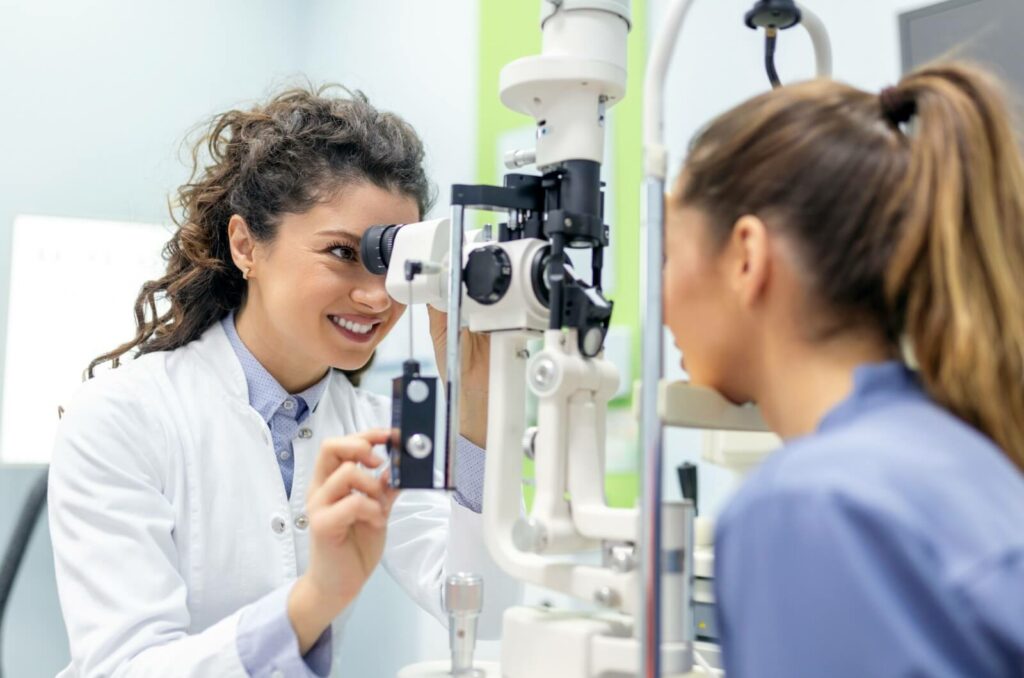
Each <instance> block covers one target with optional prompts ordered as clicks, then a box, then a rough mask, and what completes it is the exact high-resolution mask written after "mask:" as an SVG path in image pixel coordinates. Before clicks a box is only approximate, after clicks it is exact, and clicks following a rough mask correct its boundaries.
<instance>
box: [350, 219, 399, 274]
mask: <svg viewBox="0 0 1024 678" xmlns="http://www.w3.org/2000/svg"><path fill="white" fill-rule="evenodd" d="M404 225H405V224H382V225H380V226H371V227H370V228H368V229H366V232H365V233H363V238H362V240H361V241H360V242H359V257H360V258H361V259H362V260H363V266H365V267H366V270H367V271H369V272H370V273H373V274H375V275H384V274H386V273H387V272H388V265H389V264H390V263H391V251H392V250H393V249H394V248H395V238H397V237H398V229H400V228H402V226H404Z"/></svg>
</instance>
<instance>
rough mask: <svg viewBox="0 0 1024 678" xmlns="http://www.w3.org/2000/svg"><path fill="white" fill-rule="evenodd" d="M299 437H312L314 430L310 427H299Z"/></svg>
mask: <svg viewBox="0 0 1024 678" xmlns="http://www.w3.org/2000/svg"><path fill="white" fill-rule="evenodd" d="M299 437H300V438H312V437H313V432H312V431H311V430H309V429H308V428H300V429H299Z"/></svg>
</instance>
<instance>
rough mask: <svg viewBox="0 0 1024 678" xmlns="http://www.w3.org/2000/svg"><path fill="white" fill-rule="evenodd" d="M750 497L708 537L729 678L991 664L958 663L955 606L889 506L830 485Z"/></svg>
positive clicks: (946, 670)
mask: <svg viewBox="0 0 1024 678" xmlns="http://www.w3.org/2000/svg"><path fill="white" fill-rule="evenodd" d="M747 499H749V501H744V502H743V503H742V504H741V505H739V506H738V507H730V508H729V509H727V511H726V514H725V515H724V516H723V520H722V523H721V524H720V526H719V531H718V535H717V537H716V545H715V553H716V555H715V558H716V563H715V591H716V602H717V606H718V614H719V624H720V628H719V631H720V636H721V638H720V639H721V643H722V649H723V659H724V663H725V671H726V675H727V676H729V678H751V677H755V676H756V677H763V676H786V677H787V678H821V677H822V676H829V678H862V677H863V676H910V675H915V676H968V675H999V674H993V673H977V672H976V671H974V670H972V669H970V667H966V668H965V665H964V661H966V660H965V657H966V653H965V652H964V650H965V648H964V647H963V645H962V643H960V642H958V638H963V637H964V635H965V634H963V633H962V629H957V628H956V627H955V624H956V623H958V622H957V621H956V619H957V618H958V617H959V618H962V617H963V616H964V615H963V614H962V612H963V610H962V609H960V610H955V609H950V603H949V602H948V596H947V598H946V599H943V597H942V596H941V595H936V592H935V590H934V589H933V587H935V586H938V585H939V584H938V582H936V576H935V572H934V563H933V561H932V559H931V555H930V553H929V551H928V548H927V546H926V545H925V543H924V541H923V540H922V539H920V538H919V537H918V535H916V534H914V533H913V532H912V531H910V530H908V529H903V528H901V526H900V524H899V522H898V521H896V520H893V517H892V516H885V515H881V514H878V513H875V512H872V511H871V510H869V509H865V508H864V507H863V506H860V505H858V503H857V502H855V501H852V500H850V499H849V498H848V497H844V496H843V495H841V494H838V493H830V492H828V491H827V490H818V489H805V488H802V489H794V490H778V489H775V490H772V491H769V492H763V493H759V494H757V495H755V496H753V497H747ZM958 613H959V614H958ZM974 666H975V668H976V665H974Z"/></svg>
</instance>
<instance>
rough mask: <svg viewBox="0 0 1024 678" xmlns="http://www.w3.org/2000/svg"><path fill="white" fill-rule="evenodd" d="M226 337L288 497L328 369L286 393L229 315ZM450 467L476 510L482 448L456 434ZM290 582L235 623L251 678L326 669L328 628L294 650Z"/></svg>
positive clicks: (465, 501) (463, 497)
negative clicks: (297, 453)
mask: <svg viewBox="0 0 1024 678" xmlns="http://www.w3.org/2000/svg"><path fill="white" fill-rule="evenodd" d="M221 326H222V327H223V328H224V332H225V333H226V334H227V337H228V341H229V342H230V343H231V347H232V349H234V352H235V355H236V356H238V360H239V362H240V363H241V365H242V371H243V372H244V373H245V381H246V384H247V385H248V389H249V405H250V406H251V407H252V408H253V409H254V410H256V411H257V412H259V414H260V416H261V417H263V421H265V422H267V425H268V426H269V427H270V433H271V436H272V438H273V442H274V454H275V457H276V459H277V463H278V466H279V467H280V469H281V480H282V481H283V482H284V486H285V492H286V493H287V494H288V496H289V497H290V496H291V488H292V477H293V474H294V471H295V460H294V448H293V443H294V440H295V437H296V435H298V434H299V432H300V431H301V428H300V427H301V425H302V423H303V422H304V421H305V420H306V418H307V417H309V414H310V413H311V412H312V411H314V410H315V409H316V408H317V405H319V403H320V398H321V397H322V396H323V394H324V391H325V390H326V389H327V383H328V380H329V379H330V373H328V374H327V375H325V376H324V378H323V379H321V380H320V381H319V382H317V383H316V384H314V385H313V386H310V387H309V388H308V389H306V390H305V391H303V392H302V393H298V394H294V395H293V394H289V393H288V392H287V391H286V390H285V389H284V387H283V386H281V384H279V383H278V381H277V380H276V379H274V377H273V376H272V375H271V374H270V372H268V371H267V369H266V368H265V367H263V365H262V364H261V363H260V361H259V360H257V359H256V356H254V355H253V354H252V352H251V351H250V350H249V349H248V347H246V345H245V344H244V343H243V342H242V339H241V338H240V337H239V336H238V331H237V329H236V328H235V314H234V313H230V314H228V316H227V317H225V318H224V319H223V320H222V321H221ZM456 454H457V455H458V458H459V463H458V464H457V465H456V467H455V472H456V478H455V484H456V488H457V489H456V490H455V492H454V494H453V496H454V497H455V501H457V502H458V503H459V504H460V505H461V506H464V507H466V508H468V509H469V510H471V511H474V512H476V513H480V509H481V505H482V503H483V477H484V452H483V450H481V449H480V448H479V447H477V446H476V445H474V444H473V443H471V442H469V441H468V440H466V439H465V438H462V437H461V436H460V437H459V440H458V446H457V448H456ZM293 585H294V582H290V583H289V584H287V585H285V586H283V587H281V588H279V589H277V590H275V591H272V592H271V593H269V594H267V595H266V596H264V597H263V598H261V599H260V600H258V601H256V602H255V603H253V604H252V605H250V606H249V608H248V609H247V610H246V611H245V612H244V613H243V614H242V616H241V618H240V619H239V621H238V630H237V633H236V640H235V645H236V647H237V648H238V655H239V657H240V658H241V660H242V665H243V666H245V670H246V671H247V672H248V673H249V675H250V676H252V677H253V678H266V677H270V676H273V675H274V672H275V671H279V672H281V673H283V674H284V675H285V676H288V677H289V678H291V677H293V676H295V677H300V676H301V677H302V678H309V677H311V676H316V677H318V678H323V677H324V676H327V675H328V674H330V671H331V657H332V647H331V642H332V641H331V628H330V627H328V628H327V629H326V630H325V631H324V632H323V634H322V635H321V636H320V638H319V639H318V640H317V642H316V643H315V644H314V645H313V647H312V648H311V649H310V650H309V652H307V653H306V655H305V656H304V657H303V656H301V655H300V654H299V647H298V641H297V639H296V637H295V630H294V629H293V628H292V625H291V621H290V620H289V619H288V594H289V593H290V592H291V587H292V586H293Z"/></svg>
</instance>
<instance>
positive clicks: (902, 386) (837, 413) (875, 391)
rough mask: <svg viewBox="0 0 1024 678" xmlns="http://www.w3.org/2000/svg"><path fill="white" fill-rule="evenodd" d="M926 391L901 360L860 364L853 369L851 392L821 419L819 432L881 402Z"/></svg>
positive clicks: (904, 397)
mask: <svg viewBox="0 0 1024 678" xmlns="http://www.w3.org/2000/svg"><path fill="white" fill-rule="evenodd" d="M922 394H923V390H922V388H921V384H920V381H919V380H918V377H917V374H916V373H914V372H913V371H911V370H910V368H908V367H907V366H906V365H905V364H903V363H902V362H900V361H898V360H889V361H885V362H880V363H865V364H863V365H859V366H857V367H856V368H854V370H853V389H852V390H851V391H850V395H848V396H847V397H846V399H845V400H843V401H842V402H840V403H839V404H838V405H836V406H835V407H833V408H832V409H831V410H829V412H828V414H826V415H825V416H824V417H823V418H822V419H821V422H819V424H818V431H819V432H820V431H826V430H828V429H830V428H833V427H836V426H839V425H841V424H843V423H845V422H847V421H850V420H851V419H853V418H854V417H856V416H857V415H859V414H861V413H862V412H864V411H865V410H867V409H869V408H872V407H876V406H877V405H879V404H886V403H890V402H892V401H894V400H901V399H906V398H908V397H915V396H917V397H920V396H922Z"/></svg>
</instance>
